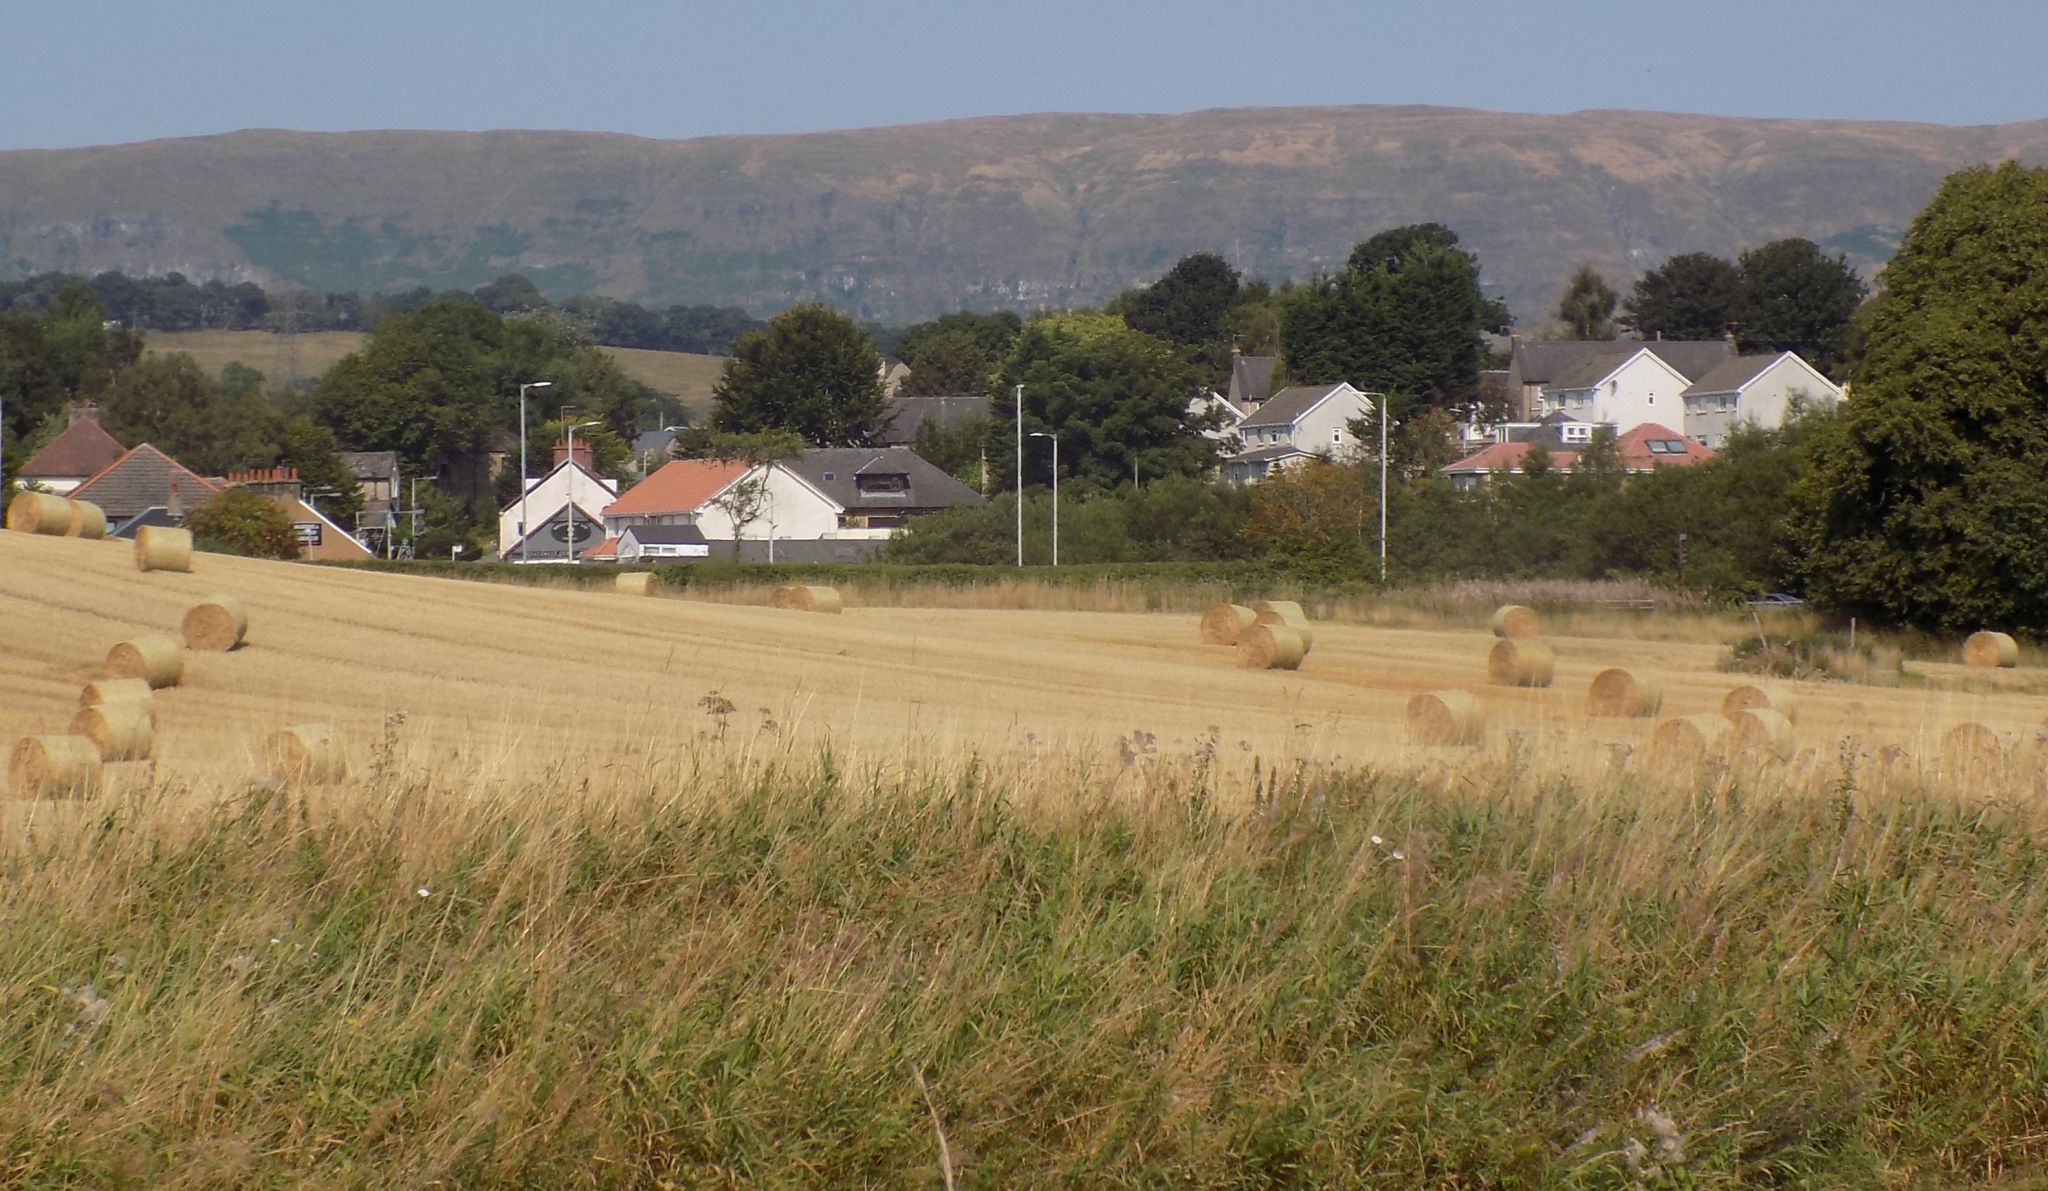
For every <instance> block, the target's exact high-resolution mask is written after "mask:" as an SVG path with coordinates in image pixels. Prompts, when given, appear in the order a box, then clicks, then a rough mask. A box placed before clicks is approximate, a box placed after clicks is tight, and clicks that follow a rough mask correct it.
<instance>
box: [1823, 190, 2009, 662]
mask: <svg viewBox="0 0 2048 1191" xmlns="http://www.w3.org/2000/svg"><path fill="white" fill-rule="evenodd" d="M2043 210H2048V169H2040V168H2033V169H2029V168H2023V167H2021V166H2019V165H2016V164H2011V163H2008V164H2006V165H2003V166H2000V167H1998V168H1996V169H1989V168H1983V167H1978V168H1973V169H1966V170H1962V171H1960V172H1958V173H1955V174H1952V175H1950V176H1949V177H1948V179H1947V180H1946V181H1944V182H1943V183H1942V186H1941V188H1940V190H1939V191H1938V192H1937V193H1936V194H1935V196H1934V199H1933V200H1932V201H1931V202H1930V203H1929V204H1928V206H1927V207H1926V209H1925V210H1923V211H1921V212H1920V214H1919V216H1918V217H1916V218H1915V219H1914V221H1913V225H1912V227H1911V228H1910V229H1909V230H1908V232H1907V234H1906V237H1905V239H1904V241H1903V242H1902V243H1901V244H1900V246H1899V251H1898V254H1897V255H1896V256H1894V257H1893V258H1892V262H1891V264H1890V265H1889V266H1888V267H1887V268H1886V270H1885V292H1884V295H1883V296H1882V297H1880V298H1879V299H1878V301H1877V306H1876V309H1875V310H1874V311H1873V313H1872V315H1871V321H1870V337H1869V344H1868V347H1867V349H1866V352H1865V355H1864V357H1863V362H1862V365H1861V367H1860V368H1859V369H1858V371H1857V373H1856V377H1855V393H1856V396H1855V399H1854V400H1853V401H1850V402H1847V403H1845V410H1844V413H1843V415H1842V417H1841V418H1840V419H1838V420H1836V421H1835V422H1833V423H1832V424H1831V425H1830V426H1829V428H1828V432H1827V433H1825V434H1823V435H1821V436H1820V438H1819V440H1818V441H1817V442H1816V443H1815V444H1814V447H1813V449H1812V470H1811V472H1810V474H1808V475H1807V476H1806V477H1805V479H1804V480H1803V481H1802V482H1801V484H1800V486H1799V490H1798V495H1799V498H1800V499H1799V502H1798V504H1797V506H1796V507H1795V511H1794V515H1793V532H1794V535H1795V538H1796V540H1797V542H1798V545H1799V548H1800V550H1801V551H1802V552H1803V554H1804V557H1805V559H1806V567H1805V573H1806V579H1807V584H1808V589H1809V591H1810V593H1811V594H1812V595H1813V596H1815V597H1817V598H1819V599H1820V600H1822V601H1824V602H1826V603H1827V604H1829V605H1830V606H1833V607H1836V608H1839V609H1841V610H1842V611H1845V612H1852V613H1858V614H1861V615H1864V616H1871V617H1877V618H1881V619H1884V620H1889V621H1894V622H1904V623H1908V624H1914V625H1921V626H1925V627H1928V628H1933V629H1943V630H1960V629H1964V628H1978V627H1982V626H1985V625H1997V626H1999V627H2002V628H2007V629H2015V630H2019V631H2023V632H2028V633H2034V634H2042V633H2048V484H2044V482H2043V480H2042V476H2041V468H2040V461H2041V460H2042V459H2043V458H2048V219H2043V218H2042V217H2041V212H2042V211H2043Z"/></svg>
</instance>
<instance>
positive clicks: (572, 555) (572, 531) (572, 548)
mask: <svg viewBox="0 0 2048 1191" xmlns="http://www.w3.org/2000/svg"><path fill="white" fill-rule="evenodd" d="M563 416H564V417H567V416H568V414H567V413H566V412H564V414H563ZM602 425H604V423H603V421H601V420H600V421H596V422H575V423H572V424H571V425H570V427H569V457H568V459H567V460H566V462H567V463H568V465H569V466H570V467H575V466H576V432H577V431H578V430H581V429H583V428H584V427H586V426H602ZM569 562H570V564H571V565H572V566H573V565H574V564H575V562H576V480H575V478H574V476H573V475H572V476H571V477H570V480H569Z"/></svg>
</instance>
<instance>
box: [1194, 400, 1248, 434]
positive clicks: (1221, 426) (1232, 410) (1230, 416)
mask: <svg viewBox="0 0 2048 1191" xmlns="http://www.w3.org/2000/svg"><path fill="white" fill-rule="evenodd" d="M1211 411H1214V412H1215V413H1216V414H1217V415H1218V420H1217V424H1216V425H1215V426H1212V427H1209V428H1208V429H1205V430H1203V431H1202V437H1204V438H1207V439H1210V440H1211V441H1214V442H1223V441H1225V440H1226V439H1228V438H1230V436H1231V435H1234V434H1236V433H1237V424H1238V423H1239V422H1241V421H1243V420H1244V415H1243V414H1241V413H1239V412H1238V411H1237V408H1236V407H1235V406H1233V405H1231V404H1230V403H1229V402H1228V401H1225V400H1224V399H1223V398H1222V397H1220V396H1218V395H1216V394H1215V393H1208V392H1203V393H1197V394H1195V395H1194V396H1193V397H1190V398H1188V421H1190V422H1197V421H1202V420H1205V419H1206V418H1207V417H1208V416H1209V414H1210V412H1211Z"/></svg>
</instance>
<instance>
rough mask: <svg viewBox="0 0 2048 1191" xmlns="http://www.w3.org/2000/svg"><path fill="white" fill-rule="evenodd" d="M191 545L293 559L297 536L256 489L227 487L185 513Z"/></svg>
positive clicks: (296, 553) (279, 510)
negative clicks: (254, 490)
mask: <svg viewBox="0 0 2048 1191" xmlns="http://www.w3.org/2000/svg"><path fill="white" fill-rule="evenodd" d="M185 528H186V529H189V530H191V531H192V544H193V546H195V547H196V548H198V549H200V550H207V551H211V552H212V553H215V554H242V555H247V556H248V557H250V558H287V559H290V558H297V557H298V556H299V539H298V535H297V534H296V533H294V532H293V531H292V522H291V518H289V517H287V516H285V515H284V510H283V509H282V508H280V507H279V506H278V503H277V502H276V501H274V500H272V499H270V498H269V497H267V496H265V495H263V494H262V493H260V492H252V491H250V490H249V489H247V488H230V489H228V490H227V491H225V492H223V493H221V494H220V495H218V496H215V497H212V498H210V499H208V500H205V501H203V502H201V503H200V504H197V505H195V506H193V508H192V511H191V512H190V513H187V514H186V515H185Z"/></svg>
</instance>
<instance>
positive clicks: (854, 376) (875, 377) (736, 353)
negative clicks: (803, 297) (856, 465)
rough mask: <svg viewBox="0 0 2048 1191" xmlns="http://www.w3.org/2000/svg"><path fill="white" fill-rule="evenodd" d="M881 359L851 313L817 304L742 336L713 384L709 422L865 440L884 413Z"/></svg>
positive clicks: (722, 427) (838, 443) (817, 441)
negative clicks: (715, 383)
mask: <svg viewBox="0 0 2048 1191" xmlns="http://www.w3.org/2000/svg"><path fill="white" fill-rule="evenodd" d="M881 364H882V360H881V357H880V356H879V355H877V354H876V353H875V348H874V344H872V343H871V342H869V340H868V337H867V335H866V334H864V333H863V332H862V331H861V329H860V328H859V327H857V326H855V325H854V322H853V320H852V319H850V318H848V317H846V316H845V315H843V314H840V313H839V312H838V311H836V310H833V309H831V308H830V307H827V306H823V305H820V304H817V303H811V304H808V305H803V306H795V307H792V308H790V309H789V310H785V311H783V312H782V313H781V314H778V315H776V316H775V317H774V318H773V319H771V320H770V321H769V323H768V327H767V329H766V330H765V331H755V332H750V333H749V334H747V335H745V336H743V337H742V338H741V339H740V341H739V342H738V343H737V344H735V345H734V347H733V354H732V358H731V359H729V360H727V361H726V362H725V369H724V371H723V372H722V373H720V375H719V378H718V384H717V386H716V387H715V388H714V389H713V390H712V394H711V396H712V401H713V402H714V404H715V408H714V410H713V412H712V415H711V425H712V428H713V429H715V430H719V431H724V432H728V433H730V432H744V433H758V432H760V431H763V430H778V429H779V430H788V431H791V432H793V433H795V434H797V435H799V436H801V437H802V438H803V439H804V440H805V441H807V442H810V443H812V444H813V445H815V446H821V447H854V446H865V445H867V444H869V443H871V442H873V441H874V440H875V436H876V435H878V434H879V433H880V432H881V430H882V426H883V424H884V423H885V422H886V421H887V419H888V412H889V411H888V404H887V402H886V401H885V400H884V399H883V396H882V382H881V377H880V375H879V373H880V370H881Z"/></svg>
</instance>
